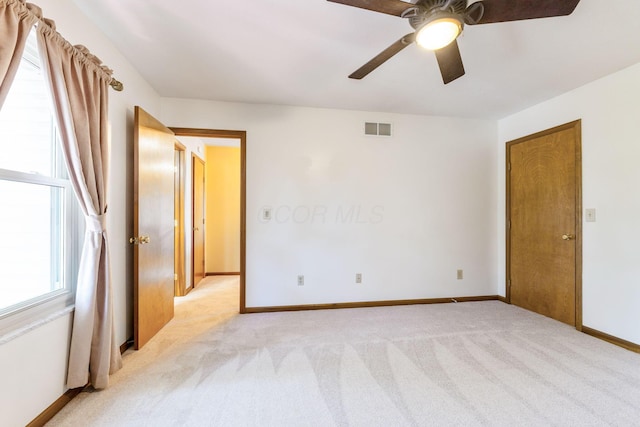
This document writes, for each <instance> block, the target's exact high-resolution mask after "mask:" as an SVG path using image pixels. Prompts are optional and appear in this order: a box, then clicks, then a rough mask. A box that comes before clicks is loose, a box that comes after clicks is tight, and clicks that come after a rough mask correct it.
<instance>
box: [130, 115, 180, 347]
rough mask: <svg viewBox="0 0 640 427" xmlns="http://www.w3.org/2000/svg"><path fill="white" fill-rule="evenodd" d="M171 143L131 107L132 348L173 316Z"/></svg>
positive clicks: (171, 138) (171, 137)
mask: <svg viewBox="0 0 640 427" xmlns="http://www.w3.org/2000/svg"><path fill="white" fill-rule="evenodd" d="M174 144H175V136H174V134H173V132H172V131H171V130H169V129H168V128H167V127H165V126H164V125H163V124H162V123H160V122H159V121H158V120H156V119H155V118H153V117H152V116H151V115H149V114H148V113H147V112H145V111H144V110H143V109H142V108H140V107H135V124H134V154H133V158H134V160H133V164H134V167H133V175H134V176H133V182H134V184H133V186H134V188H133V199H134V201H133V236H134V237H132V238H131V240H130V241H131V243H133V244H134V249H133V317H134V319H133V330H134V347H135V349H136V350H137V349H140V348H141V347H142V346H144V345H145V344H146V343H147V342H148V341H149V340H150V339H151V338H152V337H153V336H154V335H155V334H156V333H157V332H158V331H159V330H160V329H162V327H163V326H164V325H166V324H167V323H168V322H169V320H171V319H172V318H173V296H174Z"/></svg>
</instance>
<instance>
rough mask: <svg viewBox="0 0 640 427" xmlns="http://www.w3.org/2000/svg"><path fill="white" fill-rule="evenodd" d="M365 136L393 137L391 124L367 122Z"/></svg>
mask: <svg viewBox="0 0 640 427" xmlns="http://www.w3.org/2000/svg"><path fill="white" fill-rule="evenodd" d="M364 134H365V135H376V136H391V123H373V122H365V124H364Z"/></svg>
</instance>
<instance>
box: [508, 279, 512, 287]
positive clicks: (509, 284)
mask: <svg viewBox="0 0 640 427" xmlns="http://www.w3.org/2000/svg"><path fill="white" fill-rule="evenodd" d="M507 286H508V287H511V279H509V280H507Z"/></svg>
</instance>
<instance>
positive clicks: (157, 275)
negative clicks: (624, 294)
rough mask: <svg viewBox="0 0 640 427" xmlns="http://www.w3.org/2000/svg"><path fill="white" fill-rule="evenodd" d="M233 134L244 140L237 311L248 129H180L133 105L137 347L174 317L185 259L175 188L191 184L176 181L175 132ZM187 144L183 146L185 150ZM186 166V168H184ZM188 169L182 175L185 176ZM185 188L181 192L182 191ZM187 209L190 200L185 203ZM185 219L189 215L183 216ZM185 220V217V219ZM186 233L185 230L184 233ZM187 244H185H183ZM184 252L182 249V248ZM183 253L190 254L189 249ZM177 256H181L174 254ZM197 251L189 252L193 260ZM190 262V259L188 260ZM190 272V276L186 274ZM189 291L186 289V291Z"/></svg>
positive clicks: (180, 159)
mask: <svg viewBox="0 0 640 427" xmlns="http://www.w3.org/2000/svg"><path fill="white" fill-rule="evenodd" d="M177 135H184V136H201V137H229V138H238V139H239V140H240V141H241V160H242V161H241V186H240V192H241V195H240V202H241V211H240V223H241V233H240V235H241V241H240V272H239V273H240V292H239V294H240V295H239V300H240V302H239V306H240V307H239V311H240V312H241V313H245V312H246V304H245V296H244V295H245V264H246V263H245V256H246V255H245V254H246V250H245V247H246V242H245V241H246V233H245V229H246V225H245V224H246V212H245V210H246V207H245V206H246V203H245V200H246V170H245V164H246V163H245V158H246V154H245V150H246V148H245V147H246V132H244V131H216V130H201V129H177V132H175V133H174V131H173V130H172V129H170V128H167V127H166V126H164V125H163V124H162V123H161V122H160V121H158V120H157V119H155V118H154V117H153V116H151V115H150V114H148V113H147V112H145V111H144V110H143V109H142V108H140V107H138V106H135V109H134V144H133V145H134V147H133V204H132V206H133V218H132V223H133V227H132V231H133V233H132V236H131V237H130V239H129V242H130V243H131V244H132V245H133V335H134V348H135V349H136V350H138V349H140V348H142V347H143V346H144V345H145V344H146V343H147V342H148V341H149V340H150V339H151V338H152V337H153V336H154V335H155V334H156V333H157V332H158V331H160V329H162V328H163V327H164V325H165V324H166V323H167V322H169V321H170V320H171V319H172V318H173V315H174V297H175V295H176V274H178V275H179V274H180V270H181V267H182V270H183V271H184V266H185V265H188V264H186V263H185V262H182V265H181V266H180V265H177V264H178V261H177V258H178V257H179V256H180V254H179V253H178V254H176V248H179V246H180V242H179V241H177V240H180V241H182V242H184V240H185V239H184V238H180V239H177V238H176V219H178V225H179V224H180V219H179V217H178V218H177V217H176V206H177V205H179V204H180V203H181V202H180V195H179V194H178V196H177V197H176V193H177V191H176V188H177V187H182V184H183V183H187V181H186V180H185V179H181V180H180V183H178V177H176V173H175V171H176V166H178V165H181V164H184V163H185V159H184V156H185V153H186V151H187V150H186V147H182V146H180V145H177V144H176V136H177ZM183 148H185V149H184V150H183ZM182 170H183V171H184V170H185V169H184V168H183V169H182ZM184 175H186V172H185V173H184V174H183V176H182V178H184ZM184 193H185V192H184V191H183V194H184ZM182 203H183V205H184V208H185V209H183V210H182V214H183V215H184V211H185V210H186V209H188V208H189V206H190V203H186V202H184V201H183V202H182ZM184 217H186V215H185V216H184ZM185 222H186V221H185ZM183 235H184V233H183ZM184 247H185V248H188V246H187V245H184ZM178 252H180V251H178ZM185 252H187V251H186V250H185ZM176 255H177V256H176ZM192 256H193V252H191V253H190V254H189V253H187V254H185V258H188V259H190V257H192ZM187 262H188V261H187ZM185 276H186V275H185ZM185 293H186V292H185Z"/></svg>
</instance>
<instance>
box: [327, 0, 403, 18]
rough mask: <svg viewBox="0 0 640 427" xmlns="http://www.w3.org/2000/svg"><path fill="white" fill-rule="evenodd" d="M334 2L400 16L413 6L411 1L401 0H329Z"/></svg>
mask: <svg viewBox="0 0 640 427" xmlns="http://www.w3.org/2000/svg"><path fill="white" fill-rule="evenodd" d="M327 1H330V2H332V3H340V4H346V5H347V6H353V7H359V8H360V9H367V10H372V11H374V12H380V13H386V14H388V15H395V16H400V15H402V12H404V11H405V10H407V9H409V8H411V7H413V6H414V5H413V4H411V3H406V2H403V1H400V0H327Z"/></svg>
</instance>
